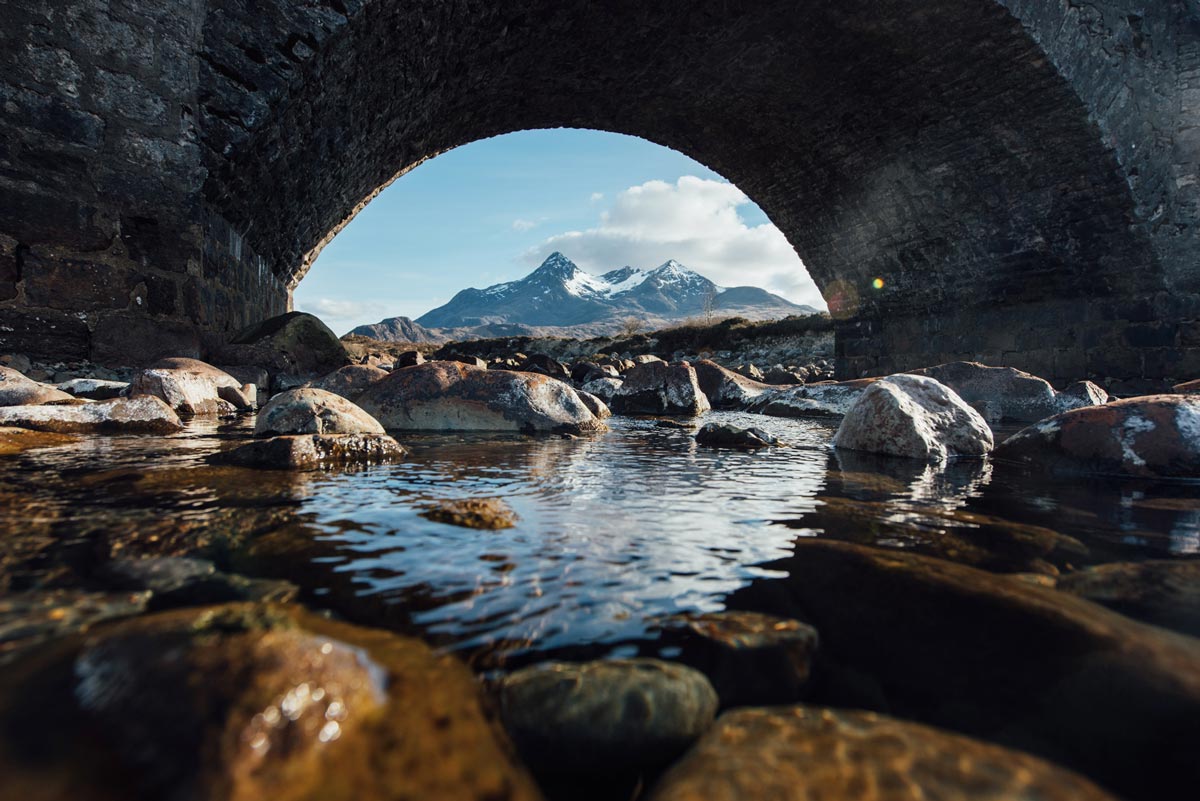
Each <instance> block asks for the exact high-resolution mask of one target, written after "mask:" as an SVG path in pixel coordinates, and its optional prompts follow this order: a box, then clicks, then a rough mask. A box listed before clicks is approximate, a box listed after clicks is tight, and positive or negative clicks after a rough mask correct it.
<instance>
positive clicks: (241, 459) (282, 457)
mask: <svg viewBox="0 0 1200 801" xmlns="http://www.w3.org/2000/svg"><path fill="white" fill-rule="evenodd" d="M407 455H408V451H407V450H405V448H404V446H403V445H401V444H400V443H398V442H396V440H394V439H392V438H391V437H389V436H388V435H387V434H291V435H284V436H278V437H271V438H269V439H260V440H255V441H253V442H248V443H246V444H245V445H240V446H238V447H236V448H232V449H230V450H227V451H222V452H220V453H217V454H215V455H213V456H212V457H211V461H212V462H214V463H216V464H230V465H238V466H241V467H261V468H267V469H276V470H309V469H313V468H319V467H339V466H350V465H371V464H386V463H388V462H397V461H401V460H402V459H404V457H405V456H407Z"/></svg>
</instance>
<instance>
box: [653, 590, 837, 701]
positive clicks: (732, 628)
mask: <svg viewBox="0 0 1200 801" xmlns="http://www.w3.org/2000/svg"><path fill="white" fill-rule="evenodd" d="M665 625H666V626H667V627H669V628H675V629H681V630H682V631H683V634H684V638H683V641H682V651H683V653H682V655H681V656H680V661H682V662H685V663H687V664H688V665H690V666H692V667H694V668H696V669H697V670H699V671H701V672H702V673H704V675H706V676H708V678H709V681H711V682H712V685H713V687H714V688H715V689H716V691H717V695H718V696H719V697H720V699H721V706H722V707H723V708H729V707H733V706H749V705H755V704H786V703H794V702H796V701H799V700H800V698H801V696H802V694H803V692H804V689H805V686H806V685H807V684H808V679H809V674H810V673H811V671H812V661H813V658H814V657H815V656H816V652H817V643H818V639H819V638H818V636H817V630H816V629H814V628H813V627H812V626H810V625H808V624H807V623H801V622H800V621H798V620H791V619H788V618H781V617H775V616H773V615H763V614H759V613H758V612H738V611H734V612H714V613H711V614H706V615H688V616H684V617H680V618H672V619H670V620H668V621H665Z"/></svg>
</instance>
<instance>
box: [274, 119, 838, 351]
mask: <svg viewBox="0 0 1200 801" xmlns="http://www.w3.org/2000/svg"><path fill="white" fill-rule="evenodd" d="M556 250H557V251H561V252H562V253H564V254H565V255H566V256H567V257H568V258H570V259H571V260H572V261H574V262H575V263H576V264H578V265H579V266H580V267H581V268H583V269H584V270H586V271H588V272H590V273H593V274H600V273H604V272H607V271H609V270H613V269H616V268H618V267H624V266H626V265H630V266H633V267H640V268H644V269H652V268H654V267H657V266H658V265H660V264H662V263H663V262H665V261H667V260H668V259H676V260H678V261H679V262H681V263H682V264H684V265H686V266H687V267H690V268H691V269H693V270H695V271H696V272H699V273H701V274H702V275H705V276H707V277H708V278H710V279H712V280H713V281H715V282H716V283H718V284H720V285H722V286H739V285H750V286H760V287H763V288H764V289H767V290H770V291H772V292H775V293H777V294H779V295H782V296H783V297H785V298H787V299H788V300H791V301H793V302H795V303H807V304H809V305H812V306H816V307H818V308H825V303H824V301H822V300H821V296H820V293H819V292H818V291H817V289H816V287H815V286H814V285H813V283H812V281H811V279H810V278H809V277H808V273H807V271H806V270H805V269H804V265H803V264H802V263H801V261H800V259H799V257H798V256H797V255H796V253H795V251H794V250H793V249H792V247H791V245H789V244H788V243H787V240H786V239H784V237H783V234H781V233H780V232H779V230H778V229H777V228H775V226H774V225H772V224H771V222H770V221H769V220H768V219H767V217H766V215H765V214H763V212H762V210H761V209H759V208H758V206H756V205H755V204H754V203H752V202H751V201H750V200H749V198H747V197H746V196H745V195H744V194H743V193H742V192H741V191H740V190H739V189H737V187H735V186H733V185H732V184H730V183H729V182H728V181H726V180H725V179H724V178H722V177H721V176H720V175H717V174H716V173H715V172H713V171H712V170H709V169H708V168H706V167H704V166H703V165H701V164H700V163H698V162H696V161H693V160H692V159H690V158H688V157H687V156H684V155H683V154H681V153H678V152H676V151H674V150H670V149H668V148H665V147H661V146H659V145H655V144H652V143H650V142H647V141H645V140H643V139H638V138H636V137H632V136H623V135H619V134H611V133H604V132H600V131H587V130H574V129H561V128H560V129H554V130H538V131H521V132H519V133H513V134H507V135H505V136H499V137H495V138H493V139H484V140H480V141H478V142H473V143H472V144H469V145H465V146H463V147H460V148H457V149H455V150H451V151H449V152H447V153H444V154H442V155H440V156H438V157H436V158H433V159H430V160H429V161H427V162H425V163H424V164H421V165H420V166H418V167H416V168H415V169H413V170H411V171H409V172H408V173H407V174H406V175H403V176H401V177H400V178H399V179H398V180H397V181H396V182H395V183H393V184H392V185H391V186H390V187H388V188H387V189H385V190H384V191H383V192H381V193H380V194H379V196H378V197H377V198H375V200H373V201H372V202H371V203H370V204H368V205H367V207H366V208H365V209H363V210H362V211H361V212H359V214H358V216H356V217H355V218H354V219H353V220H352V221H351V222H350V223H349V224H348V225H347V226H346V227H345V228H344V229H343V230H342V231H341V232H340V233H339V234H338V235H337V236H336V237H335V238H334V240H333V241H332V242H330V243H329V245H327V246H326V248H325V249H324V250H323V251H322V252H321V254H320V256H319V257H318V258H317V260H316V262H315V263H314V264H313V266H312V269H311V270H310V271H309V273H308V275H306V276H305V277H304V279H303V280H302V281H301V282H300V284H299V285H298V286H297V287H296V290H295V307H296V308H297V309H299V310H301V311H306V312H311V313H313V314H316V315H317V316H318V317H320V318H321V319H322V320H324V321H325V322H326V323H327V324H328V325H329V326H330V327H331V328H332V329H333V330H334V331H336V332H337V333H339V334H342V333H345V332H346V331H348V330H350V329H351V328H353V327H354V326H356V325H361V324H363V323H375V322H378V321H380V320H382V319H384V318H386V317H398V316H406V317H412V318H416V317H419V316H421V315H422V314H424V313H425V312H427V311H429V310H430V309H433V308H436V307H437V306H440V305H442V304H443V303H445V302H447V301H448V300H450V298H451V297H452V296H453V295H454V294H455V293H456V292H458V291H459V290H461V289H465V288H467V287H478V288H481V289H482V288H484V287H487V286H490V285H492V284H497V283H502V282H504V281H512V280H516V279H518V278H522V277H524V276H525V275H527V274H528V273H530V272H531V271H532V270H534V269H535V268H536V267H537V266H538V265H539V264H541V262H542V260H543V259H545V257H546V256H548V255H550V254H551V253H552V252H554V251H556Z"/></svg>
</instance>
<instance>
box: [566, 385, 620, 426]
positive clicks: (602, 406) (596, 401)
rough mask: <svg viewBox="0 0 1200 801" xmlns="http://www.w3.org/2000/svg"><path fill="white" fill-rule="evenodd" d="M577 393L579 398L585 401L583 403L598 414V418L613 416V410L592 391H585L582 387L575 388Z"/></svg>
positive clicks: (590, 410)
mask: <svg viewBox="0 0 1200 801" xmlns="http://www.w3.org/2000/svg"><path fill="white" fill-rule="evenodd" d="M575 394H576V395H578V396H579V400H581V401H583V405H584V406H586V407H587V408H588V411H589V412H591V413H592V414H594V415H596V419H597V420H604V419H606V418H609V417H612V410H611V409H609V408H608V404H607V403H605V402H604V401H602V400H600V398H599V397H597V396H595V395H593V394H592V393H590V392H584V391H583V390H582V389H577V390H575Z"/></svg>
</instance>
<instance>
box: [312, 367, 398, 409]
mask: <svg viewBox="0 0 1200 801" xmlns="http://www.w3.org/2000/svg"><path fill="white" fill-rule="evenodd" d="M387 375H388V371H387V370H381V369H379V368H378V367H372V366H370V365H367V364H348V365H346V366H345V367H339V368H338V369H337V370H334V371H333V372H332V373H330V374H329V375H327V376H325V377H324V378H322V379H320V380H319V381H314V382H312V383H311V384H310V385H309V386H311V387H312V388H313V389H322V390H325V391H326V392H332V393H334V394H335V395H341V396H342V397H343V398H345V399H347V400H349V401H355V400H358V398H359V396H360V395H362V394H363V393H364V392H366V391H367V388H368V387H370V386H371V385H372V384H374V383H375V382H376V381H379V380H381V379H383V378H387Z"/></svg>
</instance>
